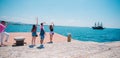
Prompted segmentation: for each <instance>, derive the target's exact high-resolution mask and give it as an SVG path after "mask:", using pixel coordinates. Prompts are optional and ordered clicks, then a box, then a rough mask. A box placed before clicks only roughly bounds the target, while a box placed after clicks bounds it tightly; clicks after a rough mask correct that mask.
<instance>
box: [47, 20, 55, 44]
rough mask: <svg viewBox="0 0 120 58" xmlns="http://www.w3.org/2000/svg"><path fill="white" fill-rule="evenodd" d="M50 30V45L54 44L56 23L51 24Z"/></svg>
mask: <svg viewBox="0 0 120 58" xmlns="http://www.w3.org/2000/svg"><path fill="white" fill-rule="evenodd" d="M49 30H50V42H48V43H53V35H54V23H53V22H52V23H51V24H50V26H49Z"/></svg>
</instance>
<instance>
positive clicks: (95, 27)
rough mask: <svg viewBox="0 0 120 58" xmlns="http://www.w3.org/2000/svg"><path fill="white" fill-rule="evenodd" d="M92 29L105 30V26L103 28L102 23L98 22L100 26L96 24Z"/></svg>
mask: <svg viewBox="0 0 120 58" xmlns="http://www.w3.org/2000/svg"><path fill="white" fill-rule="evenodd" d="M92 28H93V29H100V30H102V29H104V28H103V26H102V23H101V24H99V22H98V24H96V23H95V25H94V26H93V27H92Z"/></svg>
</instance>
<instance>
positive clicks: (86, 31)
mask: <svg viewBox="0 0 120 58" xmlns="http://www.w3.org/2000/svg"><path fill="white" fill-rule="evenodd" d="M44 28H45V31H46V32H49V27H48V26H47V25H45V27H44ZM31 29H32V25H12V24H10V25H8V26H7V28H6V31H7V32H31ZM37 31H38V32H40V28H39V26H38V28H37ZM54 32H56V33H58V34H61V35H64V36H67V35H68V33H71V35H72V38H73V39H75V40H79V41H94V42H113V41H120V29H112V28H105V29H104V30H93V29H92V28H89V27H67V26H55V27H54Z"/></svg>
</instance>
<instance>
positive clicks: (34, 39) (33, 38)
mask: <svg viewBox="0 0 120 58" xmlns="http://www.w3.org/2000/svg"><path fill="white" fill-rule="evenodd" d="M37 26H38V18H37V19H36V25H33V26H32V29H31V32H32V41H31V42H32V44H31V45H30V46H29V47H31V48H32V47H34V46H35V43H36V37H37V36H38V35H37Z"/></svg>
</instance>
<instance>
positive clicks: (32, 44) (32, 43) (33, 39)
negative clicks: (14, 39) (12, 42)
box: [32, 37, 34, 45]
mask: <svg viewBox="0 0 120 58" xmlns="http://www.w3.org/2000/svg"><path fill="white" fill-rule="evenodd" d="M33 40H34V37H32V45H33Z"/></svg>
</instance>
